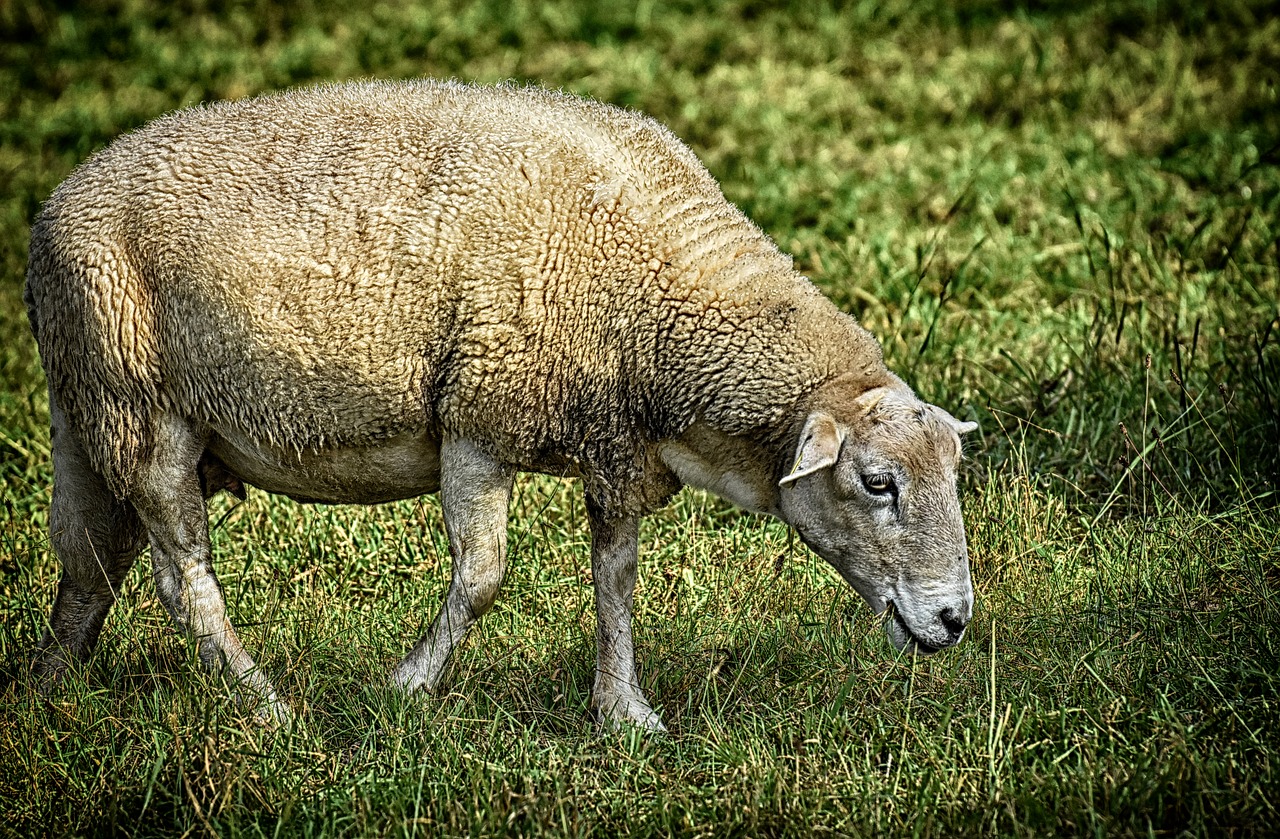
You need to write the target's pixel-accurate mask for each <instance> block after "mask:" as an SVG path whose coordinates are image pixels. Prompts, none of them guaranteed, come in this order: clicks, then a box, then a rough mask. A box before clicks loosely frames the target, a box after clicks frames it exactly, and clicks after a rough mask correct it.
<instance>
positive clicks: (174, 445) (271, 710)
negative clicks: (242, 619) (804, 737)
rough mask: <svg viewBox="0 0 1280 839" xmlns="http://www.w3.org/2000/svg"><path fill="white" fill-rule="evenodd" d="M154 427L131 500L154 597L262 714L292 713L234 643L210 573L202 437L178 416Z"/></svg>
mask: <svg viewBox="0 0 1280 839" xmlns="http://www.w3.org/2000/svg"><path fill="white" fill-rule="evenodd" d="M158 426H159V429H158V433H157V434H156V442H155V445H154V447H153V450H152V452H151V456H150V458H149V459H148V461H147V463H146V464H144V466H143V468H142V471H141V474H140V477H139V480H138V482H137V486H136V487H135V489H134V490H133V492H132V493H131V494H130V500H131V501H132V502H133V504H134V507H135V508H136V509H137V511H138V515H139V516H140V517H141V519H142V521H143V523H144V524H145V526H146V529H147V533H148V535H149V536H150V538H151V558H152V562H153V563H154V569H153V574H154V578H155V582H156V589H157V591H158V593H159V595H160V599H161V601H162V602H163V603H164V605H165V608H166V609H168V611H169V614H170V615H171V616H172V618H173V620H174V623H175V624H176V625H177V626H178V628H179V629H181V630H183V631H184V632H185V633H186V634H187V635H188V636H189V637H191V638H192V639H193V640H194V642H195V644H196V650H197V652H198V654H199V656H200V659H201V661H202V662H203V663H204V664H205V666H206V667H208V668H209V669H210V670H212V671H214V672H221V673H224V674H225V675H226V676H227V677H228V678H229V679H230V680H231V681H233V682H234V683H235V684H236V685H237V686H238V687H239V688H240V689H241V690H243V691H246V692H247V693H250V694H252V695H253V696H254V697H255V698H256V700H257V701H258V702H259V703H260V704H259V706H258V710H259V715H260V716H261V717H262V718H263V719H264V721H270V722H277V723H281V722H285V721H287V720H288V719H289V718H290V716H291V715H290V713H289V708H288V706H287V705H286V704H285V703H284V702H282V701H281V700H280V698H279V697H278V696H277V695H276V692H275V688H274V687H272V685H271V682H270V680H269V679H267V677H266V675H265V674H264V673H263V672H262V671H261V670H260V669H258V667H257V665H256V664H254V661H253V659H252V658H251V657H250V656H249V653H248V652H246V651H245V649H244V646H243V645H242V644H241V643H240V638H239V636H237V635H236V631H235V629H234V628H233V627H232V626H231V621H230V620H229V619H228V618H227V604H226V601H225V600H224V598H223V596H222V589H221V587H220V586H219V585H218V580H217V577H216V576H215V575H214V572H213V560H212V554H211V551H210V547H209V520H208V514H207V511H206V509H205V493H204V491H203V488H202V486H201V480H200V474H199V462H200V457H201V454H202V453H203V451H204V444H203V442H202V441H201V440H199V439H198V438H197V437H196V435H195V434H194V433H192V431H191V430H190V428H188V427H187V426H186V424H185V423H183V422H181V421H180V420H177V419H176V418H173V417H165V418H162V419H161V420H160V422H159V423H158Z"/></svg>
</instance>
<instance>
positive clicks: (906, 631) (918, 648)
mask: <svg viewBox="0 0 1280 839" xmlns="http://www.w3.org/2000/svg"><path fill="white" fill-rule="evenodd" d="M889 614H890V615H891V616H892V617H893V622H894V623H895V624H896V625H897V627H898V629H899V630H901V631H902V634H903V636H904V637H906V638H907V640H909V641H910V642H911V643H912V644H914V645H915V649H914V652H921V653H924V654H925V655H933V654H934V653H936V652H938V650H940V649H942V648H941V647H935V646H934V645H933V644H930V643H929V642H927V641H924V640H922V639H921V638H920V636H919V635H917V634H915V633H914V632H912V631H911V627H909V626H907V622H906V621H905V620H903V618H902V615H901V614H900V613H899V612H898V607H897V606H896V605H895V604H894V602H893V601H892V600H890V601H889ZM904 646H905V645H904Z"/></svg>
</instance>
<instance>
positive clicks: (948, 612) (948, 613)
mask: <svg viewBox="0 0 1280 839" xmlns="http://www.w3.org/2000/svg"><path fill="white" fill-rule="evenodd" d="M938 620H940V621H942V625H943V626H944V627H946V629H947V632H948V633H949V634H950V635H951V642H952V643H955V642H956V640H957V639H959V638H960V634H961V633H962V632H964V627H965V624H966V623H968V621H966V620H965V619H964V618H962V617H961V616H960V613H959V612H957V611H956V610H955V609H950V608H948V609H943V610H942V611H941V612H939V613H938Z"/></svg>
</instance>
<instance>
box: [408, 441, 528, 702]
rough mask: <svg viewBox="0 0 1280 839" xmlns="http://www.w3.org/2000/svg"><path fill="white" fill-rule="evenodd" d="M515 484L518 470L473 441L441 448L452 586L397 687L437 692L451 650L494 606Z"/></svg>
mask: <svg viewBox="0 0 1280 839" xmlns="http://www.w3.org/2000/svg"><path fill="white" fill-rule="evenodd" d="M514 479H515V470H514V469H512V468H510V467H508V466H506V465H504V464H502V463H499V462H498V461H496V460H494V459H493V458H492V457H490V456H489V455H487V454H485V453H484V452H482V451H480V450H479V449H478V448H476V446H475V445H474V444H472V443H471V441H470V440H466V439H447V440H445V441H444V444H443V445H442V446H441V447H440V484H441V486H440V505H441V507H442V509H443V512H444V526H445V531H446V533H447V534H448V536H449V553H450V554H451V555H452V557H453V580H452V582H451V583H450V584H449V593H448V595H447V596H446V597H445V602H444V606H443V607H442V608H441V609H440V614H439V615H437V616H436V619H435V621H433V622H432V624H431V627H430V628H429V629H428V630H427V633H426V635H424V636H422V639H421V640H420V641H418V643H417V645H415V646H414V648H413V650H412V651H411V652H410V653H409V654H408V655H407V656H405V658H404V661H402V662H400V664H399V665H397V666H396V669H395V670H394V671H392V673H391V682H392V684H393V685H395V686H397V687H399V688H401V689H403V690H406V691H411V690H416V689H418V688H426V689H427V690H428V691H435V690H436V689H437V688H438V687H439V686H440V681H441V679H442V678H443V677H444V672H445V667H446V665H448V663H449V655H450V654H451V653H452V652H453V648H454V647H455V646H456V645H457V644H458V642H459V641H461V640H462V637H463V636H464V635H465V634H466V633H467V630H468V629H470V628H471V625H472V624H474V623H475V622H476V621H477V620H479V619H480V617H482V616H483V615H484V613H485V612H487V611H489V608H490V607H491V606H492V605H493V601H494V600H495V599H496V598H497V596H498V588H499V586H501V585H502V577H503V575H504V574H505V572H506V550H507V507H508V506H509V505H510V503H511V485H512V482H513V481H514Z"/></svg>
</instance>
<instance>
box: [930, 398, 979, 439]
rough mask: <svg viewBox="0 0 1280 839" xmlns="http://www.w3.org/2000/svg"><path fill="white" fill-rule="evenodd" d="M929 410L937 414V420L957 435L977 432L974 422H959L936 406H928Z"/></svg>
mask: <svg viewBox="0 0 1280 839" xmlns="http://www.w3.org/2000/svg"><path fill="white" fill-rule="evenodd" d="M929 410H931V411H933V412H934V413H935V414H937V416H938V419H940V420H942V421H943V422H945V423H946V424H947V425H949V426H951V428H952V429H954V430H955V432H956V433H957V434H960V435H964V434H968V433H969V432H970V431H977V430H978V424H977V423H976V422H961V421H960V420H958V419H956V418H955V417H953V416H951V414H949V413H947V412H946V411H945V410H943V409H942V408H939V407H938V406H937V405H930V406H929Z"/></svg>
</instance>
